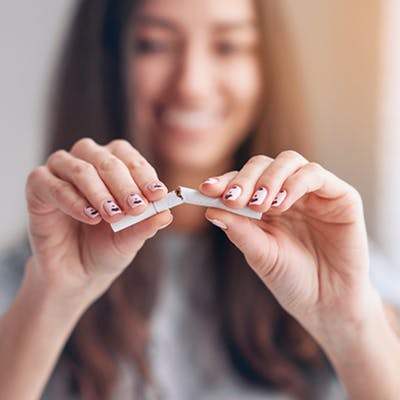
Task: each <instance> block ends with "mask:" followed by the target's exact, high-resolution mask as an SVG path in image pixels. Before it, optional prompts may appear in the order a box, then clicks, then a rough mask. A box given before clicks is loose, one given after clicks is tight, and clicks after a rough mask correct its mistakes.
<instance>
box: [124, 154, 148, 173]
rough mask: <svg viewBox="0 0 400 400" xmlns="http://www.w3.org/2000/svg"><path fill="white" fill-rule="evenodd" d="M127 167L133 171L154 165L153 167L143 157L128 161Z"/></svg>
mask: <svg viewBox="0 0 400 400" xmlns="http://www.w3.org/2000/svg"><path fill="white" fill-rule="evenodd" d="M127 167H128V169H129V170H131V171H133V170H135V169H144V168H148V169H153V167H151V166H150V164H149V163H148V162H147V161H146V159H144V158H143V157H137V158H132V159H131V160H130V161H129V162H128V164H127ZM153 170H154V169H153Z"/></svg>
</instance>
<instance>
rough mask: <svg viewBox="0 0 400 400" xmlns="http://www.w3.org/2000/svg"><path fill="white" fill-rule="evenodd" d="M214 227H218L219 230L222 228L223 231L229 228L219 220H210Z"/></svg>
mask: <svg viewBox="0 0 400 400" xmlns="http://www.w3.org/2000/svg"><path fill="white" fill-rule="evenodd" d="M209 221H210V222H211V223H212V224H213V225H215V226H218V228H221V229H223V230H226V229H228V227H227V226H226V225H225V224H224V223H223V222H221V221H218V220H217V219H210V220H209Z"/></svg>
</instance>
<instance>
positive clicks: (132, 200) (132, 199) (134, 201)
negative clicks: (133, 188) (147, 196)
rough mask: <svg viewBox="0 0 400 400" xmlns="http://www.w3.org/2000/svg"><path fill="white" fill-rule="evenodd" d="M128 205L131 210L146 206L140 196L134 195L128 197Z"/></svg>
mask: <svg viewBox="0 0 400 400" xmlns="http://www.w3.org/2000/svg"><path fill="white" fill-rule="evenodd" d="M128 204H129V205H130V207H131V208H136V207H139V206H141V205H142V204H144V201H143V199H142V198H141V197H140V196H139V195H138V194H136V193H132V194H130V195H129V196H128Z"/></svg>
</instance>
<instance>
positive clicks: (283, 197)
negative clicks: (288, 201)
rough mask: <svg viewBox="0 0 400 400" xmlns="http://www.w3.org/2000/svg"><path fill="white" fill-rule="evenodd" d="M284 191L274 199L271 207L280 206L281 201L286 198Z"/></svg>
mask: <svg viewBox="0 0 400 400" xmlns="http://www.w3.org/2000/svg"><path fill="white" fill-rule="evenodd" d="M286 195H287V193H286V190H281V191H280V192H279V193H278V194H277V195H276V196H275V198H274V201H273V202H272V207H278V206H280V205H281V204H282V202H283V200H285V198H286Z"/></svg>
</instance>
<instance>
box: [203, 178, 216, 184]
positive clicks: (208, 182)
mask: <svg viewBox="0 0 400 400" xmlns="http://www.w3.org/2000/svg"><path fill="white" fill-rule="evenodd" d="M216 183H218V179H217V178H208V179H206V180H205V181H204V182H203V184H209V185H214V184H216Z"/></svg>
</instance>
